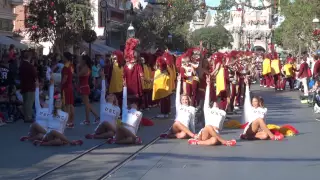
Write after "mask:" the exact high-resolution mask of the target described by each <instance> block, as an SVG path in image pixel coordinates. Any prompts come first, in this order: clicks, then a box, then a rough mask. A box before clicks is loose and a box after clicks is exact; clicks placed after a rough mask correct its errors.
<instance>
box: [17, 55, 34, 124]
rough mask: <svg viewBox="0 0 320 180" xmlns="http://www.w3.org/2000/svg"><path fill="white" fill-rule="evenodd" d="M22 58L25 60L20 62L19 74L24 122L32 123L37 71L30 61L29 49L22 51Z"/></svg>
mask: <svg viewBox="0 0 320 180" xmlns="http://www.w3.org/2000/svg"><path fill="white" fill-rule="evenodd" d="M22 58H23V61H22V62H21V64H20V68H19V76H20V82H21V83H20V87H21V93H22V96H23V109H24V117H25V119H24V122H25V123H32V122H33V119H32V106H33V104H34V98H35V89H36V85H35V82H36V79H37V71H36V69H35V67H34V66H33V65H32V64H31V63H30V59H31V56H30V52H29V51H24V52H23V53H22Z"/></svg>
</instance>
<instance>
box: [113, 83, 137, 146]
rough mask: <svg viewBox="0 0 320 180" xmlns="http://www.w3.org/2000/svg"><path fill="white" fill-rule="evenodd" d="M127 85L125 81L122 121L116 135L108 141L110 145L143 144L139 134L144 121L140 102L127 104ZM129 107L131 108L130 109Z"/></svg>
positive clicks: (118, 125)
mask: <svg viewBox="0 0 320 180" xmlns="http://www.w3.org/2000/svg"><path fill="white" fill-rule="evenodd" d="M127 97H128V93H127V85H126V80H125V79H124V80H123V98H122V119H121V123H119V124H117V128H116V135H115V137H114V138H110V139H109V140H108V143H109V144H114V143H115V144H142V140H141V138H140V137H138V136H137V132H138V129H139V126H140V122H141V119H142V115H143V114H142V112H141V111H139V110H138V102H129V103H128V102H127ZM128 105H129V107H128Z"/></svg>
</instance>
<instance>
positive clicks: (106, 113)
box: [98, 80, 120, 128]
mask: <svg viewBox="0 0 320 180" xmlns="http://www.w3.org/2000/svg"><path fill="white" fill-rule="evenodd" d="M105 95H106V83H105V80H102V82H101V96H100V123H103V122H108V123H110V124H111V125H112V126H113V127H114V128H116V124H117V119H118V117H119V115H120V108H119V107H118V106H115V105H113V104H111V103H109V102H106V99H105ZM98 127H99V126H98Z"/></svg>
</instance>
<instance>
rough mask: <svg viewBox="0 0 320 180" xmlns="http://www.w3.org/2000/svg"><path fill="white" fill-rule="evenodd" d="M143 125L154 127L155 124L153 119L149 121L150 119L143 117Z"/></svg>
mask: <svg viewBox="0 0 320 180" xmlns="http://www.w3.org/2000/svg"><path fill="white" fill-rule="evenodd" d="M141 124H142V125H143V126H153V125H154V123H153V121H151V119H148V118H145V117H142V119H141Z"/></svg>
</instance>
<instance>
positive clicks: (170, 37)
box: [168, 33, 172, 44]
mask: <svg viewBox="0 0 320 180" xmlns="http://www.w3.org/2000/svg"><path fill="white" fill-rule="evenodd" d="M168 43H170V44H171V43H172V34H170V33H169V35H168Z"/></svg>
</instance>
